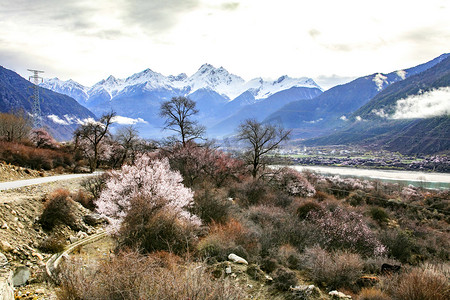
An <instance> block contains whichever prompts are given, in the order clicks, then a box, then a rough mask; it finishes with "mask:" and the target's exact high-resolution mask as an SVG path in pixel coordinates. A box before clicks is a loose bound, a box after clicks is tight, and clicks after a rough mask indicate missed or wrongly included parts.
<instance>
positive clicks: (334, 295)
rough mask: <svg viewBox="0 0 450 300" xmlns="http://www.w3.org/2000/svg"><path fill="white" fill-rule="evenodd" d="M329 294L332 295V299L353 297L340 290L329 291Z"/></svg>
mask: <svg viewBox="0 0 450 300" xmlns="http://www.w3.org/2000/svg"><path fill="white" fill-rule="evenodd" d="M328 295H330V296H331V299H352V296H349V295H346V294H344V293H341V292H338V291H331V292H329V293H328Z"/></svg>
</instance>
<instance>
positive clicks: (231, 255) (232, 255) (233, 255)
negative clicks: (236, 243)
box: [228, 253, 248, 265]
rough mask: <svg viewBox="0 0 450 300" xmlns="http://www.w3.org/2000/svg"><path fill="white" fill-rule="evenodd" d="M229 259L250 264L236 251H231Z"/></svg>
mask: <svg viewBox="0 0 450 300" xmlns="http://www.w3.org/2000/svg"><path fill="white" fill-rule="evenodd" d="M228 259H229V260H231V261H232V262H234V263H237V264H243V265H248V262H247V261H246V260H245V259H243V258H242V257H240V256H237V255H236V254H234V253H231V254H230V255H228Z"/></svg>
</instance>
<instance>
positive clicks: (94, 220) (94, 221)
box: [83, 214, 107, 226]
mask: <svg viewBox="0 0 450 300" xmlns="http://www.w3.org/2000/svg"><path fill="white" fill-rule="evenodd" d="M83 222H84V223H86V224H87V225H89V226H97V225H100V224H103V223H106V222H107V220H106V219H105V218H104V217H102V216H101V215H99V214H89V215H85V216H83Z"/></svg>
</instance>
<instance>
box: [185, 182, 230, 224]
mask: <svg viewBox="0 0 450 300" xmlns="http://www.w3.org/2000/svg"><path fill="white" fill-rule="evenodd" d="M231 205H232V203H231V201H229V200H228V199H227V197H226V195H225V194H224V193H223V192H221V191H217V190H211V189H208V188H206V189H204V190H203V191H199V192H197V193H196V194H195V196H194V203H193V206H192V209H191V212H192V213H194V214H195V215H197V216H199V217H200V219H201V220H202V221H203V222H204V223H205V224H210V223H212V222H215V223H225V222H226V221H227V220H228V214H229V210H230V207H231Z"/></svg>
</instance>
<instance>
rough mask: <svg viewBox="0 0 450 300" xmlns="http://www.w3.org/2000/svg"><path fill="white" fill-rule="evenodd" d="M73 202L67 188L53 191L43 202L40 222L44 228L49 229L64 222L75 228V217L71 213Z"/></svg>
mask: <svg viewBox="0 0 450 300" xmlns="http://www.w3.org/2000/svg"><path fill="white" fill-rule="evenodd" d="M72 210H73V204H72V199H71V198H70V193H69V191H68V190H64V189H59V190H56V191H54V192H53V193H52V194H50V196H49V197H48V199H47V200H46V202H45V204H44V211H43V212H42V215H41V218H40V220H39V221H40V223H41V225H42V228H44V229H45V230H51V229H53V227H54V226H55V225H57V224H65V225H68V226H70V227H71V228H73V229H76V219H75V216H74V214H73V211H72Z"/></svg>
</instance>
